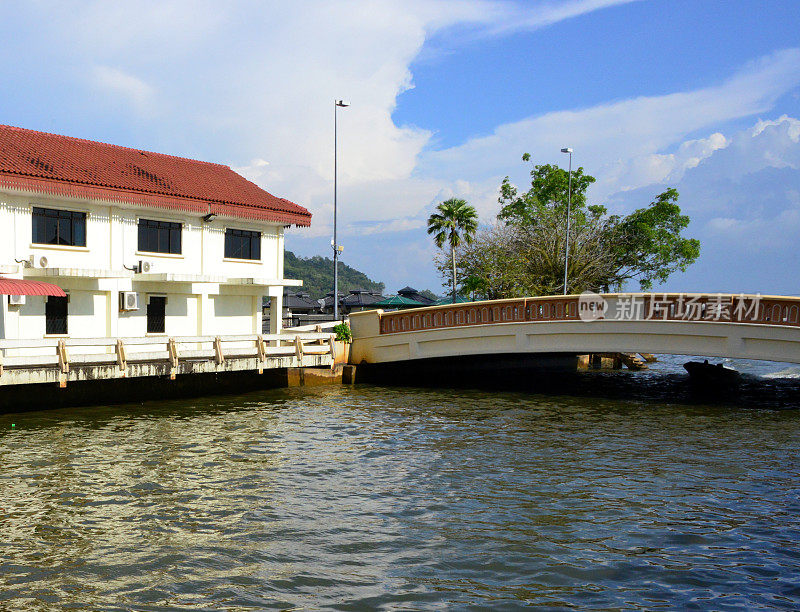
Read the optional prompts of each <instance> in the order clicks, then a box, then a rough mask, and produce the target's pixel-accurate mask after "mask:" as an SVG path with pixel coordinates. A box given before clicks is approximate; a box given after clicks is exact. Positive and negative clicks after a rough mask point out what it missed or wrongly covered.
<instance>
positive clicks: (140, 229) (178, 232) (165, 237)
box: [136, 217, 183, 255]
mask: <svg viewBox="0 0 800 612" xmlns="http://www.w3.org/2000/svg"><path fill="white" fill-rule="evenodd" d="M136 226H137V242H136V250H137V251H139V252H140V253H161V254H163V255H183V223H181V222H180V221H161V220H159V219H146V218H144V217H140V218H139V220H138V222H137V224H136Z"/></svg>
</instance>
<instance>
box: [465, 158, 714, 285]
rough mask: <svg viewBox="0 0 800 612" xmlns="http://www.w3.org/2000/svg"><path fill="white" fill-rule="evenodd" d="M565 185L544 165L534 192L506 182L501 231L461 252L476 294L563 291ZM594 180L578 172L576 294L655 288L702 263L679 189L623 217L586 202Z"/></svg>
mask: <svg viewBox="0 0 800 612" xmlns="http://www.w3.org/2000/svg"><path fill="white" fill-rule="evenodd" d="M523 160H524V161H529V160H530V156H529V155H527V154H526V155H525V156H523ZM568 180H569V176H568V172H567V171H566V170H563V169H561V168H559V167H558V166H553V165H550V164H545V165H535V166H534V167H533V169H532V170H531V187H530V189H529V190H528V191H526V192H524V193H520V192H519V190H518V189H517V188H516V187H514V186H513V185H512V184H511V183H510V181H509V179H508V178H506V179H505V180H504V181H503V183H502V185H501V187H500V198H499V202H500V204H501V210H500V214H499V215H498V225H497V226H495V227H491V228H486V229H484V230H482V231H481V232H480V234H479V235H478V236H477V238H476V240H475V241H473V242H472V243H470V244H466V245H462V246H461V247H460V248H459V249H458V251H457V254H456V259H457V268H458V269H459V271H460V274H461V275H462V276H465V277H469V278H473V277H475V278H479V279H482V280H483V285H482V286H481V285H480V284H479V285H478V287H479V289H477V291H478V292H479V293H481V294H482V295H483V297H486V298H501V297H519V296H523V295H552V294H556V293H560V292H561V291H562V290H563V288H564V250H565V246H566V245H565V242H566V232H567V190H568ZM594 181H595V179H594V177H592V176H589V175H587V174H584V172H583V168H578V169H577V170H576V171H574V172H573V175H572V210H571V214H570V219H571V222H570V227H569V231H570V238H569V249H570V251H569V269H568V270H567V277H568V284H569V289H570V291H571V292H572V293H580V292H582V291H586V290H592V291H608V290H609V289H610V288H620V287H621V286H622V285H623V284H624V283H626V282H627V281H630V280H636V281H638V282H639V286H640V287H641V288H642V289H645V290H646V289H650V288H651V287H652V285H653V283H654V282H658V283H663V282H665V281H666V280H667V278H668V277H669V276H670V275H671V274H672V273H673V272H675V271H678V270H681V271H683V270H685V269H686V268H687V266H689V265H690V264H691V263H693V262H694V261H695V260H696V259H697V257H698V256H699V254H700V243H699V242H698V241H697V240H694V239H691V238H686V237H684V236H683V230H685V229H686V227H687V226H688V225H689V217H688V216H686V215H683V214H681V210H680V207H679V206H678V204H677V201H678V192H677V191H676V190H675V189H671V188H670V189H667V190H666V191H665V192H664V193H661V194H659V195H658V196H656V198H655V199H654V200H653V201H652V202H651V203H650V205H649V206H647V207H645V208H640V209H638V210H636V211H634V212H633V213H631V214H630V215H627V216H624V217H622V216H619V215H609V214H608V211H607V210H606V208H605V207H604V206H598V205H594V206H590V205H588V204H587V200H586V190H587V188H588V187H589V186H590V185H591V184H592V183H593V182H594Z"/></svg>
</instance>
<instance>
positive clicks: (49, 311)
mask: <svg viewBox="0 0 800 612" xmlns="http://www.w3.org/2000/svg"><path fill="white" fill-rule="evenodd" d="M67 301H68V298H66V297H56V296H54V295H51V296H49V297H48V298H47V302H45V305H44V320H45V323H44V333H45V334H59V335H66V334H67Z"/></svg>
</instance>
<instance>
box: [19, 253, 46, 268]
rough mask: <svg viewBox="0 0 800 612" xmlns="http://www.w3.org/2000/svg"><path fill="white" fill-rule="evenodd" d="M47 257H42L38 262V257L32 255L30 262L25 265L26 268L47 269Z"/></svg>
mask: <svg viewBox="0 0 800 612" xmlns="http://www.w3.org/2000/svg"><path fill="white" fill-rule="evenodd" d="M47 263H48V262H47V257H45V256H44V255H42V256H41V257H40V258H39V259H38V260H37V259H36V255H31V256H30V257H29V258H28V260H27V261H26V262H25V263H24V264H23V265H24V266H25V267H26V268H35V267H37V266H38V267H40V268H46V267H47Z"/></svg>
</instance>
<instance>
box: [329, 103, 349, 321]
mask: <svg viewBox="0 0 800 612" xmlns="http://www.w3.org/2000/svg"><path fill="white" fill-rule="evenodd" d="M347 106H350V103H349V102H345V101H344V100H334V101H333V240H332V241H331V242H332V243H331V246H332V247H333V320H334V321H338V320H339V253H340V252H341V247H340V246H339V242H338V241H337V239H336V212H337V210H336V191H337V186H338V185H337V181H338V172H339V168H338V159H337V148H338V128H337V121H336V118H337V112H336V111H337V110H338V109H339V108H340V107H341V108H345V107H347Z"/></svg>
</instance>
